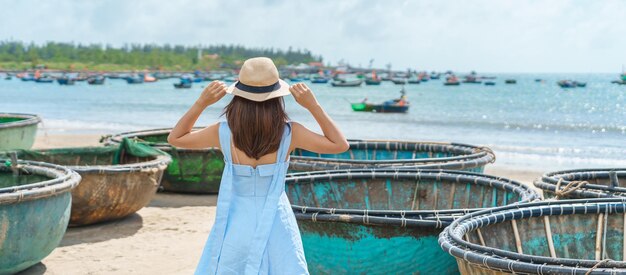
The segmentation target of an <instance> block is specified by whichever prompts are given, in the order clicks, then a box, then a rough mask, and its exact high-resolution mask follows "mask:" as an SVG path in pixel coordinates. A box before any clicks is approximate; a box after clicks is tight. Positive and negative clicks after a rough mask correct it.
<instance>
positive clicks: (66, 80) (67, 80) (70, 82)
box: [57, 76, 76, 85]
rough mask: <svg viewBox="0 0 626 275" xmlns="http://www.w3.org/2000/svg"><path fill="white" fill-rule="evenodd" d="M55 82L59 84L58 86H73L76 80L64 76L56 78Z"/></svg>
mask: <svg viewBox="0 0 626 275" xmlns="http://www.w3.org/2000/svg"><path fill="white" fill-rule="evenodd" d="M57 82H58V83H59V85H74V83H76V80H74V79H73V78H70V77H67V76H64V77H59V78H57Z"/></svg>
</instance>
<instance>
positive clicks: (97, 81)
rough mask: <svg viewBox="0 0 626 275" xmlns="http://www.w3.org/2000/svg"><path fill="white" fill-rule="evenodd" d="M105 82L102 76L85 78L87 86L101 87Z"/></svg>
mask: <svg viewBox="0 0 626 275" xmlns="http://www.w3.org/2000/svg"><path fill="white" fill-rule="evenodd" d="M105 80H106V78H105V77H104V76H101V75H98V76H92V77H89V78H87V83H89V85H103V84H104V81H105Z"/></svg>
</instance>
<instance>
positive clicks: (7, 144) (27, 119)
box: [0, 113, 41, 151]
mask: <svg viewBox="0 0 626 275" xmlns="http://www.w3.org/2000/svg"><path fill="white" fill-rule="evenodd" d="M39 122H41V119H40V118H39V117H38V116H37V115H28V114H11V113H0V151H1V150H10V149H30V147H32V146H33V143H35V135H36V134H37V124H39Z"/></svg>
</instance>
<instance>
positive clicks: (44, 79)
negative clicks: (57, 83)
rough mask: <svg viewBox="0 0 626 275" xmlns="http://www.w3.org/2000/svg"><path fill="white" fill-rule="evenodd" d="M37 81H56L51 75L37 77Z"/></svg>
mask: <svg viewBox="0 0 626 275" xmlns="http://www.w3.org/2000/svg"><path fill="white" fill-rule="evenodd" d="M35 82H37V83H54V78H53V77H50V76H42V77H39V78H36V79H35Z"/></svg>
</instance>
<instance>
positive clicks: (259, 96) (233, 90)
mask: <svg viewBox="0 0 626 275" xmlns="http://www.w3.org/2000/svg"><path fill="white" fill-rule="evenodd" d="M278 83H280V88H278V90H274V91H271V92H268V93H250V92H246V91H242V90H240V89H238V88H237V87H235V85H236V84H237V82H235V83H233V84H231V85H230V86H228V88H227V89H226V93H229V94H232V95H236V96H240V97H243V98H245V99H249V100H252V101H257V102H261V101H266V100H268V99H272V98H277V97H281V96H286V95H290V94H291V92H290V91H289V84H288V83H287V82H285V81H284V80H282V79H279V80H278Z"/></svg>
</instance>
